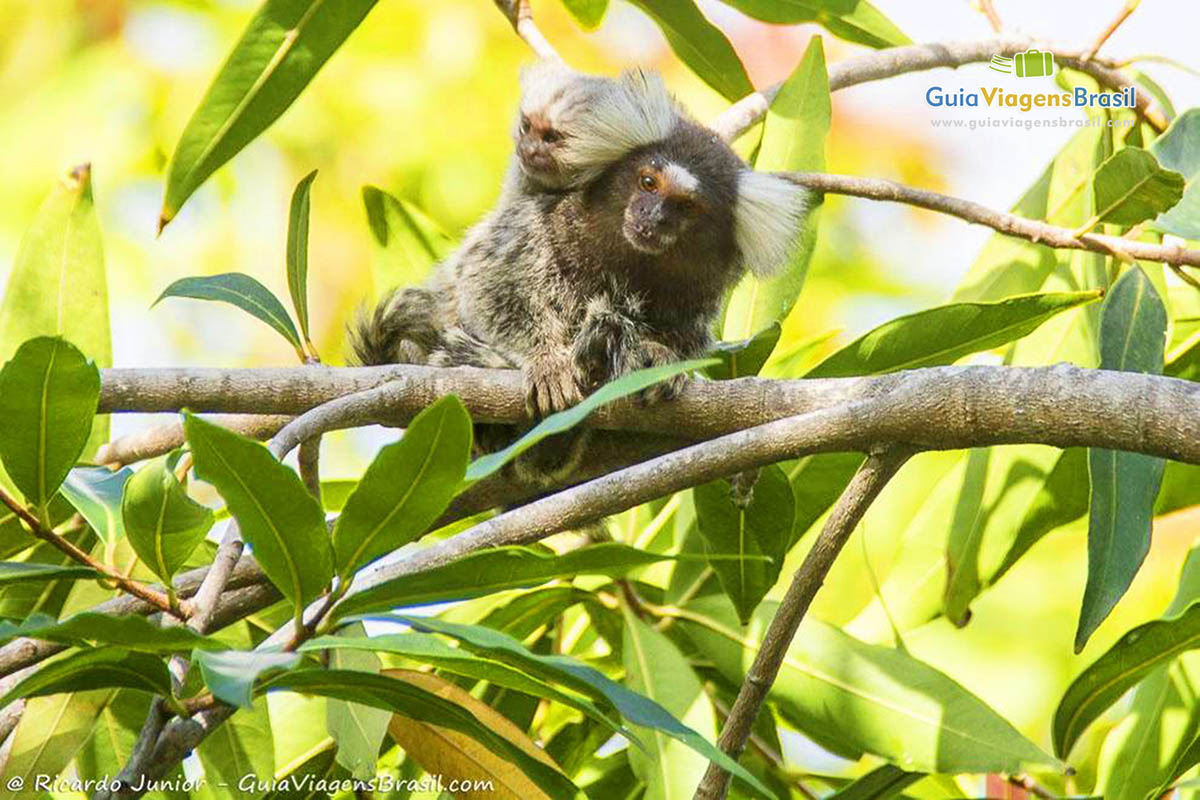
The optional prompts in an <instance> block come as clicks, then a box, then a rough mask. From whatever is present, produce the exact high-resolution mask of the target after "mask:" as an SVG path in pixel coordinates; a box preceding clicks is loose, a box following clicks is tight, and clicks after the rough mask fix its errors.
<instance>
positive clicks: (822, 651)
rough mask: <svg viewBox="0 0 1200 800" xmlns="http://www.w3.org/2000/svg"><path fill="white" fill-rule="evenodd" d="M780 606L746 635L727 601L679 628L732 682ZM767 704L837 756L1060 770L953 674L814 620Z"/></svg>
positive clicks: (960, 767)
mask: <svg viewBox="0 0 1200 800" xmlns="http://www.w3.org/2000/svg"><path fill="white" fill-rule="evenodd" d="M776 607H777V604H775V603H763V604H762V605H760V606H759V608H758V610H757V611H756V612H755V615H754V616H755V620H754V624H753V625H752V626H751V628H750V632H749V633H747V634H743V633H742V632H741V630H740V629H739V628H738V625H737V620H736V617H735V615H734V611H733V608H732V606H731V605H730V604H729V601H728V600H727V599H726V598H725V597H723V596H721V595H710V596H708V597H704V598H699V599H697V600H694V601H693V602H691V603H689V604H688V606H687V609H686V610H687V612H688V615H687V616H686V617H684V618H681V619H680V620H679V621H678V622H679V625H680V626H681V628H682V630H683V631H684V632H685V633H686V634H687V636H688V638H690V639H691V640H692V642H693V643H694V644H695V645H696V647H697V648H699V649H700V651H701V652H703V653H704V654H705V656H706V657H707V658H709V659H711V660H712V661H713V663H714V665H715V666H716V668H717V670H718V671H719V672H720V673H721V674H722V675H723V676H724V677H725V678H726V679H727V680H730V681H732V682H734V683H735V684H740V683H741V682H742V681H743V679H744V677H745V671H746V669H747V668H748V667H749V666H750V664H751V662H752V661H753V659H754V658H755V656H756V655H757V653H758V648H759V642H760V641H761V636H762V633H763V631H765V630H766V629H767V626H768V625H769V624H770V621H771V619H772V618H773V616H774V614H775V611H776ZM771 699H772V701H773V702H774V703H775V704H776V705H777V706H778V707H779V709H780V711H781V712H782V713H783V714H784V716H785V717H786V718H787V719H789V720H791V721H792V722H793V724H796V725H798V726H799V727H800V730H801V732H802V733H804V734H805V735H807V736H809V737H810V738H813V739H814V740H815V741H817V742H818V743H819V744H821V746H823V747H826V749H830V750H832V751H833V752H836V753H839V754H843V755H852V756H853V757H855V758H857V757H858V755H859V754H861V753H864V752H869V753H874V754H875V755H878V756H880V757H882V758H886V759H888V760H889V761H892V762H893V763H895V764H896V765H898V766H900V767H901V768H903V769H905V770H909V771H917V772H943V773H950V774H955V773H960V772H1018V771H1021V770H1022V769H1025V768H1026V767H1032V766H1038V765H1050V766H1060V765H1058V764H1057V763H1056V762H1055V760H1054V759H1053V758H1051V757H1050V756H1049V755H1047V754H1046V753H1043V752H1042V751H1041V749H1040V748H1038V747H1037V746H1036V745H1035V744H1034V743H1033V742H1031V741H1029V740H1028V739H1026V738H1025V737H1024V736H1022V735H1021V734H1020V733H1019V732H1018V731H1017V729H1016V728H1014V727H1013V726H1012V725H1011V724H1010V723H1009V722H1008V721H1007V720H1005V719H1004V718H1003V717H1001V716H1000V715H999V714H997V713H996V712H995V711H994V710H993V709H992V708H990V707H989V706H988V705H987V704H985V703H984V702H983V701H982V700H980V699H979V698H978V697H976V696H975V695H973V694H971V693H970V692H968V691H967V690H966V689H964V688H963V687H962V686H961V685H959V684H958V683H957V682H956V681H954V680H953V679H952V678H950V677H949V676H947V675H945V674H943V673H942V672H939V671H938V670H936V669H934V668H933V667H932V666H930V665H929V664H926V663H925V662H923V661H920V660H918V659H916V658H915V657H913V656H912V655H909V654H908V653H906V652H903V651H901V650H894V649H892V648H888V647H879V646H876V645H869V644H865V643H863V642H860V641H859V640H857V639H854V638H853V637H851V636H849V635H847V634H845V633H843V632H842V631H840V630H838V629H837V628H834V627H832V626H830V625H827V624H826V623H823V622H820V621H819V620H816V619H813V618H811V617H809V618H807V619H805V620H804V622H803V623H802V625H801V628H800V632H799V633H798V634H797V635H796V637H795V638H794V639H793V640H792V644H791V647H790V648H789V649H788V654H787V658H786V659H785V661H784V664H783V666H782V668H781V669H780V672H779V676H778V677H777V678H776V681H775V684H774V686H772V688H771Z"/></svg>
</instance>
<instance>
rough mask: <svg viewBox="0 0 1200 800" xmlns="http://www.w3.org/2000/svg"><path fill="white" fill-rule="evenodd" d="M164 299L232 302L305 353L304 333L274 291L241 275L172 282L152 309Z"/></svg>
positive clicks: (228, 273) (225, 274)
mask: <svg viewBox="0 0 1200 800" xmlns="http://www.w3.org/2000/svg"><path fill="white" fill-rule="evenodd" d="M164 297H190V298H192V299H193V300H218V301H220V302H222V303H229V304H230V305H233V306H237V307H238V308H240V309H242V310H243V311H245V312H246V313H247V314H250V315H251V316H253V317H256V318H258V319H260V320H262V321H263V322H265V323H267V324H268V325H270V326H271V328H272V329H274V330H275V331H276V332H277V333H278V334H279V335H280V336H282V337H283V338H285V339H287V340H288V342H290V343H291V345H292V347H294V348H296V352H297V353H299V354H300V355H301V356H303V354H304V350H303V347H302V346H301V343H300V334H298V333H296V326H295V325H293V324H292V318H291V317H289V316H288V313H287V309H286V308H284V307H283V303H281V302H279V298H277V297H276V296H275V295H273V294H271V290H270V289H268V288H267V287H265V286H263V285H262V284H261V283H259V282H258V281H256V280H255V279H254V278H251V277H250V276H249V275H245V274H243V273H241V272H226V273H223V274H221V275H203V276H196V277H191V278H180V279H179V280H177V281H175V282H174V283H172V284H171V285H170V286H168V287H167V288H166V289H163V293H162V294H160V295H159V296H158V299H157V300H155V301H154V303H152V304H151V307H153V306H155V305H158V303H159V302H161V301H162V299H163V298H164Z"/></svg>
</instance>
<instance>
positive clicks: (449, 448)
mask: <svg viewBox="0 0 1200 800" xmlns="http://www.w3.org/2000/svg"><path fill="white" fill-rule="evenodd" d="M470 456H471V415H470V414H468V413H467V409H466V408H465V407H464V406H463V404H462V401H461V400H459V399H458V398H457V397H455V396H454V395H447V396H446V397H443V398H441V399H440V400H438V401H437V402H436V403H434V404H433V405H431V406H429V407H428V408H426V409H425V410H423V411H422V412H421V413H420V414H418V415H417V416H416V418H415V419H413V421H412V423H411V424H410V425H409V426H408V429H407V430H406V431H405V432H404V436H403V437H402V438H401V439H400V441H398V442H395V443H394V444H390V445H388V446H386V447H384V448H383V449H381V450H380V451H379V454H378V455H377V456H375V460H374V461H372V462H371V466H369V467H368V468H367V471H366V473H365V474H364V475H363V477H362V480H361V481H360V482H359V484H358V486H357V487H356V488H355V489H354V491H353V492H352V493H351V495H350V497H349V498H347V500H346V505H345V508H344V509H343V510H342V513H341V515H340V516H339V517H338V519H337V522H336V523H335V524H334V526H333V554H334V558H333V560H334V566H335V567H336V569H337V573H338V575H340V576H342V577H343V578H347V577H349V576H350V575H352V574H353V573H354V571H355V570H357V569H358V568H359V567H361V566H362V565H363V564H366V563H367V562H368V561H372V560H374V559H376V558H378V557H379V556H381V555H384V554H385V553H390V552H391V551H393V550H395V549H396V548H398V547H401V546H402V545H405V544H408V543H409V542H412V541H415V540H416V539H417V538H418V537H420V536H421V534H423V533H425V531H426V529H427V528H428V527H429V526H430V525H431V524H433V522H434V521H435V520H436V519H437V518H438V517H440V516H441V514H442V512H443V511H445V510H446V506H447V505H449V503H450V500H451V499H452V498H453V497H454V493H455V491H456V490H457V488H458V486H459V484H460V483H461V482H462V479H463V475H465V474H466V470H467V462H468V461H469V460H470Z"/></svg>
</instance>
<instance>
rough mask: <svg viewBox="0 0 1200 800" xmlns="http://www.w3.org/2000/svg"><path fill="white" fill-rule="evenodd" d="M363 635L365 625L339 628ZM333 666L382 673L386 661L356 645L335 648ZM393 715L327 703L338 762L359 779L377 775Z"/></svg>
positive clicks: (356, 705)
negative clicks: (380, 753)
mask: <svg viewBox="0 0 1200 800" xmlns="http://www.w3.org/2000/svg"><path fill="white" fill-rule="evenodd" d="M346 635H354V636H360V637H361V636H363V635H365V630H364V629H363V626H362V625H355V626H351V627H350V628H345V629H343V630H341V631H339V632H338V634H337V636H335V637H332V638H338V637H340V636H346ZM329 668H330V669H335V670H357V671H359V672H363V673H367V674H372V675H378V674H379V670H381V669H382V668H383V663H382V662H381V661H380V660H379V657H378V656H376V655H375V654H374V653H373V652H371V651H370V650H366V649H356V648H331V649H330V651H329ZM391 718H392V715H391V714H390V713H388V712H387V711H384V710H383V709H379V708H374V707H372V706H368V705H363V704H362V703H350V702H347V701H345V700H338V699H336V698H330V699H329V700H328V702H326V704H325V725H326V727H327V728H328V729H329V735H330V736H332V737H333V740H334V741H335V742H337V748H338V749H337V756H336V757H337V762H338V763H339V764H341V765H342V766H343V767H345V768H346V769H347V770H349V771H350V774H351V775H352V776H353V777H355V778H357V779H359V780H370V779H371V778H372V777H374V776H375V769H376V762H378V760H379V748H380V747H381V746H382V745H383V739H384V737H385V736H387V729H388V721H389V720H391Z"/></svg>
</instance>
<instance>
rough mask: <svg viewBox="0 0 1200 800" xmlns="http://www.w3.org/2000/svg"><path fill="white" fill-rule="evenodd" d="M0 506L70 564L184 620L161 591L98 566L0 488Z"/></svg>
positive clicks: (182, 611) (85, 553)
mask: <svg viewBox="0 0 1200 800" xmlns="http://www.w3.org/2000/svg"><path fill="white" fill-rule="evenodd" d="M0 503H3V504H4V505H6V506H8V508H9V510H10V511H12V512H13V513H14V514H16V515H17V516H18V517H19V518H20V519H21V521H22V522H24V523H25V525H26V527H28V529H29V531H30V532H31V533H32V534H33V535H34V536H36V537H37V538H39V539H41V540H42V541H43V542H46V543H47V544H49V545H52V546H53V547H55V548H57V549H58V550H59V551H60V552H62V553H64V554H65V555H66V556H67V557H68V558H70V559H71V560H72V561H74V562H76V563H78V564H83V565H84V566H87V567H91V568H92V569H94V570H96V572H98V573H100V574H101V575H103V576H104V577H105V578H108V579H109V580H110V581H112V582H113V583H115V584H116V585H117V586H118V587H119V588H120V589H121V590H122V591H124V592H126V593H128V594H131V595H133V596H134V597H137V598H139V599H141V600H145V601H146V602H147V603H149V604H150V605H152V606H154V607H155V608H157V609H158V610H159V611H165V612H166V613H168V614H171V615H173V616H178V617H186V616H187V611H186V610H181V609H179V608H176V607H174V606H172V605H171V600H170V598H168V597H167V595H166V594H165V593H163V592H160V591H158V590H156V589H151V588H150V587H149V586H147V585H146V584H144V583H141V582H139V581H135V580H133V579H131V578H127V577H126V576H124V575H122V574H121V572H120V571H119V570H116V569H113V568H112V567H110V566H108V565H107V564H104V563H101V562H100V561H97V560H96V559H94V558H92V556H91V554H90V553H87V552H85V551H84V550H82V549H80V548H79V547H77V546H76V545H74V544H72V543H71V542H70V541H69V540H67V539H64V538H63V537H61V536H59V535H58V534H57V533H55V532H54V531H52V530H50V529H49V528H47V527H46V526H44V525H43V524H42V523H41V521H40V520H39V519H38V518H37V515H36V514H34V513H33V512H32V511H30V510H29V509H27V508H26V507H25V506H24V504H22V503H21V502H20V501H18V500H17V499H16V498H15V497H13V496H12V495H11V494H9V493H8V491H7V490H5V489H4V488H3V487H0Z"/></svg>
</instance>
